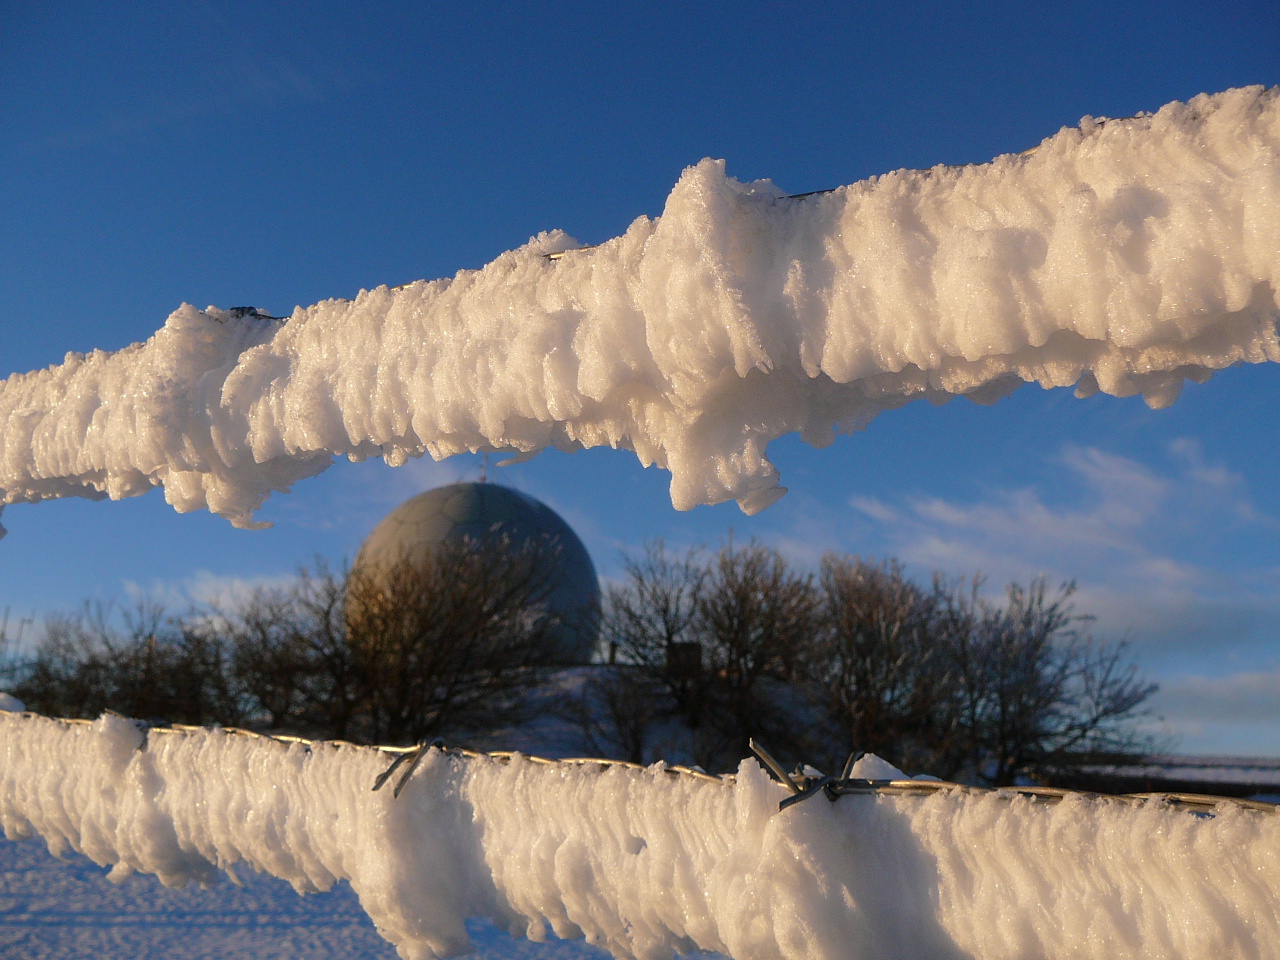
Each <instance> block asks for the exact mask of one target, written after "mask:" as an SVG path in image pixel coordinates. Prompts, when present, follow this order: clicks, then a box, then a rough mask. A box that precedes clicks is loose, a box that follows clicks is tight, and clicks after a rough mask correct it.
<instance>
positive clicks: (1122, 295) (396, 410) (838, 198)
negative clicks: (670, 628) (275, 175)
mask: <svg viewBox="0 0 1280 960" xmlns="http://www.w3.org/2000/svg"><path fill="white" fill-rule="evenodd" d="M577 246H578V245H577V244H576V243H575V241H574V240H573V239H572V238H570V237H569V236H567V235H566V234H564V233H561V232H558V231H557V232H552V233H545V234H542V235H540V236H538V237H536V238H534V239H533V240H531V241H530V242H529V243H528V244H527V245H526V246H523V247H521V248H519V249H517V250H513V251H511V252H509V253H504V254H502V255H501V256H500V257H498V258H497V259H496V260H494V261H493V262H492V263H490V264H489V265H488V266H486V267H484V268H483V269H481V270H476V271H463V272H461V273H459V274H458V275H457V276H455V277H453V278H452V279H443V280H434V281H431V282H426V281H420V282H417V283H412V284H409V285H407V286H405V287H402V288H397V289H388V288H386V287H379V288H378V289H376V290H371V291H363V292H361V293H360V295H359V296H358V297H357V298H356V299H355V300H328V301H325V302H323V303H318V304H316V305H314V306H312V307H307V308H305V309H304V308H298V309H297V310H295V311H294V314H293V316H292V317H291V318H290V319H289V320H288V321H287V322H285V323H282V324H279V323H276V322H274V321H271V320H266V319H262V318H260V317H257V316H253V315H248V316H245V315H241V314H243V313H244V311H239V312H230V313H229V312H226V311H223V310H218V309H216V308H213V307H210V308H208V309H206V310H197V309H196V308H194V307H192V306H189V305H184V306H182V307H180V308H179V309H178V310H177V311H175V312H174V313H173V314H172V315H171V316H170V317H169V319H168V321H167V322H166V323H165V325H164V327H163V329H161V330H160V331H159V332H158V333H156V334H155V336H153V337H152V338H151V339H150V340H148V341H147V342H146V343H145V344H139V345H135V346H132V347H130V348H128V349H126V350H122V351H120V352H118V353H114V354H108V353H102V352H97V353H93V354H90V355H88V356H81V355H74V354H73V355H68V357H67V359H66V362H65V363H63V364H61V365H60V366H55V367H50V368H49V369H47V370H42V371H38V372H33V373H28V374H23V375H15V376H12V377H10V378H9V379H8V380H7V381H5V382H3V383H0V504H4V503H16V502H30V501H37V500H43V499H47V498H51V497H63V496H89V497H99V496H109V497H113V498H118V497H125V496H132V495H134V494H138V493H142V492H144V491H146V490H148V489H150V488H151V487H152V486H156V485H160V486H163V487H164V489H165V496H166V497H167V499H168V501H169V502H170V503H171V504H173V506H174V507H175V508H177V509H178V510H182V511H186V510H194V509H198V508H201V507H207V508H208V509H210V510H212V511H214V512H216V513H219V514H222V515H223V516H226V517H228V518H229V519H230V520H231V522H232V523H235V524H237V525H240V526H249V525H252V523H253V512H254V510H255V509H257V508H258V507H259V506H261V504H262V502H263V501H264V500H265V498H266V497H267V496H268V495H269V494H270V493H271V492H272V491H275V490H285V489H287V488H288V487H289V485H290V484H291V483H293V482H294V481H296V480H298V479H300V478H303V477H306V476H309V475H311V474H314V473H316V472H318V471H320V470H323V469H324V468H325V467H326V466H327V465H328V464H329V463H330V458H331V457H332V456H334V455H339V456H347V457H350V458H352V459H361V458H365V457H370V456H383V457H385V458H386V459H387V460H388V462H390V463H393V464H398V463H401V462H403V461H404V460H405V459H406V458H407V457H413V456H420V455H422V454H424V453H429V454H431V455H432V456H434V457H436V458H441V457H446V456H449V455H450V454H454V453H458V452H461V451H465V450H471V451H477V450H504V451H514V452H516V453H518V454H521V455H527V454H532V453H535V452H537V451H539V450H541V449H543V448H546V447H549V446H554V447H558V448H561V449H566V450H573V449H579V448H582V447H591V446H600V445H604V444H607V445H610V446H614V447H623V448H626V449H630V450H633V451H634V452H635V453H636V455H637V456H638V457H639V458H640V460H641V461H642V462H644V463H645V464H646V465H647V464H651V463H656V464H658V465H659V466H662V467H664V468H666V469H668V470H669V471H670V472H671V500H672V503H673V504H674V505H675V506H676V507H677V508H679V509H688V508H690V507H692V506H694V505H696V504H699V503H715V502H720V501H723V500H726V499H736V500H737V501H738V503H739V504H740V505H741V506H742V508H743V509H744V510H746V511H747V512H755V511H756V510H759V509H762V508H763V507H765V506H767V505H768V504H769V503H771V502H772V501H773V500H775V499H776V498H777V497H778V496H780V495H781V493H782V488H781V487H779V486H778V476H777V471H776V470H775V468H774V467H773V465H772V464H771V463H770V462H769V460H768V459H767V458H766V456H765V449H766V447H767V445H768V443H769V442H770V441H771V440H773V439H774V438H775V437H778V436H780V435H782V434H784V433H788V432H792V431H798V432H799V433H800V434H801V435H802V436H803V437H804V438H805V439H806V440H807V441H808V442H810V443H814V444H819V445H820V444H825V443H827V442H829V441H830V439H831V437H832V434H833V431H845V430H853V429H858V428H860V427H862V426H865V425H866V423H867V422H868V421H870V420H871V419H872V418H873V417H875V416H876V415H877V414H879V413H881V412H882V411H885V410H888V409H891V408H894V407H897V406H900V405H902V404H904V403H906V402H908V401H910V400H913V399H917V398H924V399H928V400H931V401H934V402H941V401H944V400H947V399H950V398H951V397H954V396H967V397H970V398H971V399H974V400H977V401H979V402H990V401H992V400H995V399H997V398H998V397H1000V396H1002V395H1004V394H1006V393H1008V392H1009V391H1010V390H1012V389H1014V388H1015V387H1016V386H1018V385H1020V384H1022V383H1024V382H1028V383H1031V382H1034V383H1039V384H1041V385H1042V386H1045V387H1058V386H1067V385H1075V386H1076V389H1077V392H1078V393H1079V394H1081V395H1085V394H1089V393H1092V392H1095V391H1099V390H1101V391H1104V392H1106V393H1110V394H1115V395H1119V396H1124V395H1131V394H1135V393H1141V394H1143V396H1145V397H1146V399H1147V401H1148V402H1149V403H1151V404H1153V405H1155V406H1160V405H1163V404H1167V403H1169V402H1171V401H1172V400H1173V399H1174V397H1175V396H1176V394H1177V392H1178V389H1179V387H1180V385H1181V384H1182V382H1183V381H1184V380H1186V379H1191V380H1203V379H1205V378H1207V377H1208V376H1210V375H1211V374H1212V373H1213V372H1214V371H1216V370H1220V369H1222V368H1224V367H1227V366H1230V365H1232V364H1234V363H1238V362H1242V361H1243V362H1251V363H1257V362H1262V361H1267V360H1271V361H1275V360H1280V344H1278V343H1277V331H1276V325H1277V318H1278V316H1280V311H1278V309H1277V303H1276V291H1277V290H1278V289H1280V90H1277V89H1270V90H1266V89H1263V88H1261V87H1252V88H1246V89H1239V90H1231V91H1228V92H1226V93H1221V94H1215V95H1201V96H1198V97H1196V98H1194V99H1192V100H1191V101H1190V102H1188V103H1172V104H1169V105H1168V106H1166V107H1164V108H1163V109H1161V110H1160V111H1159V112H1158V113H1156V114H1154V115H1144V116H1139V117H1135V118H1132V119H1128V120H1122V121H1106V122H1104V121H1101V120H1095V119H1093V118H1088V117H1086V118H1085V119H1084V120H1083V121H1082V122H1081V125H1080V127H1079V128H1077V129H1064V130H1062V131H1061V132H1060V133H1058V134H1057V135H1055V136H1053V137H1050V138H1049V139H1047V140H1045V141H1044V142H1043V143H1042V144H1040V146H1039V147H1038V148H1036V149H1035V150H1033V151H1029V152H1027V153H1025V154H1021V155H1016V156H1003V157H999V158H997V159H996V160H993V161H992V162H990V163H987V164H984V165H981V166H966V167H943V166H939V167H935V168H933V169H931V170H924V171H911V170H899V171H895V172H893V173H889V174H885V175H883V176H880V177H873V178H871V179H870V180H865V181H862V182H859V183H855V184H853V185H851V186H847V187H842V188H840V189H838V190H835V191H832V192H830V193H827V194H825V195H821V196H810V197H806V198H787V197H784V196H783V194H782V191H780V190H778V189H777V188H776V187H774V186H773V184H771V183H770V182H769V181H757V182H755V183H751V184H742V183H739V182H737V181H736V180H733V179H731V178H729V177H727V176H726V175H725V168H724V164H723V163H722V162H719V161H714V160H704V161H702V162H701V163H699V164H698V165H696V166H694V167H690V168H689V169H688V170H686V171H685V172H684V174H683V176H682V177H681V178H680V181H679V182H678V183H677V184H676V186H675V188H674V189H673V190H672V192H671V195H670V197H669V198H668V200H667V203H666V207H665V209H664V211H663V214H662V216H661V218H659V219H649V218H647V217H641V218H640V219H638V220H636V221H635V222H634V223H633V224H632V225H631V227H630V228H629V229H628V230H627V231H626V233H624V234H623V235H622V236H620V237H617V238H615V239H613V240H610V241H609V242H607V243H604V244H602V245H600V246H598V247H594V248H591V249H587V250H581V251H579V252H575V253H567V254H566V255H565V256H563V257H560V258H558V259H552V258H549V257H548V256H546V255H547V254H551V253H558V252H561V251H569V250H572V249H573V248H575V247H577Z"/></svg>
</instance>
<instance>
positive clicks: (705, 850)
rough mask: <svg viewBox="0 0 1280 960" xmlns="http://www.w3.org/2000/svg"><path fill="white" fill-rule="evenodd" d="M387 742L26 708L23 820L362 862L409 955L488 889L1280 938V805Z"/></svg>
mask: <svg viewBox="0 0 1280 960" xmlns="http://www.w3.org/2000/svg"><path fill="white" fill-rule="evenodd" d="M387 763H388V758H387V757H386V755H385V754H380V753H379V752H378V751H376V750H375V749H371V748H362V747H355V746H352V745H349V744H331V743H312V744H309V745H304V744H301V743H293V744H284V743H280V742H277V741H273V740H269V739H266V738H261V737H250V736H243V735H237V734H233V733H229V732H225V731H220V730H182V731H166V732H163V734H161V733H157V732H153V733H152V734H151V735H150V736H149V737H145V738H144V735H143V733H142V732H141V731H140V729H139V728H138V727H137V726H136V725H135V724H134V723H133V722H132V721H128V720H126V719H124V718H121V717H115V716H104V717H103V718H101V719H100V720H98V721H97V722H95V723H93V724H86V723H80V724H71V723H67V722H64V721H57V720H50V719H46V718H43V717H37V716H33V715H30V714H25V715H24V714H13V713H0V823H2V824H3V826H4V830H5V834H6V836H7V837H9V838H10V839H16V838H19V837H25V836H30V835H32V834H39V835H41V836H43V837H44V838H45V840H46V841H47V842H48V844H49V846H50V849H51V850H52V851H53V852H54V853H58V852H61V851H63V850H66V849H67V848H68V847H70V848H74V849H76V850H78V851H80V852H82V853H84V854H86V855H87V856H89V857H90V858H91V859H93V860H94V861H95V862H97V863H99V864H103V865H106V864H115V865H116V868H115V870H114V871H113V876H114V877H116V878H120V877H123V876H125V875H127V874H128V873H129V872H131V871H134V870H140V871H146V872H151V873H155V874H157V875H158V876H159V877H160V878H161V879H162V880H163V881H164V882H165V883H166V884H171V885H178V884H182V883H184V882H187V881H191V880H194V881H198V882H201V883H208V882H212V881H214V880H216V879H217V878H218V876H219V868H222V869H227V870H231V869H233V868H234V867H236V865H238V864H248V865H249V866H250V867H252V868H253V869H255V870H259V871H263V872H266V873H270V874H273V875H275V876H277V877H281V878H283V879H285V880H287V881H289V882H290V883H292V884H293V885H294V887H295V888H296V889H298V890H299V891H300V892H309V891H319V890H326V889H328V888H329V887H330V886H331V885H332V884H333V883H335V882H336V881H337V880H338V879H341V878H347V879H349V880H350V882H351V886H352V888H353V889H354V890H355V891H356V893H357V894H358V895H359V897H360V902H361V904H362V905H363V906H364V908H365V909H366V910H367V911H368V912H369V914H370V916H371V917H372V918H373V920H374V922H375V923H376V924H377V926H378V929H379V931H380V932H381V933H382V934H383V935H384V936H385V937H387V939H389V940H390V941H392V942H393V943H395V944H396V946H397V948H398V949H399V951H400V953H401V955H402V956H404V957H406V958H419V957H433V956H443V955H449V954H452V953H456V952H459V951H463V950H465V949H466V948H467V945H468V939H467V934H466V930H465V928H464V926H463V920H464V919H465V918H467V917H488V918H491V919H493V920H494V921H496V922H497V923H499V924H500V925H501V926H502V927H503V928H505V929H508V930H510V931H511V932H512V933H513V934H514V935H517V936H529V937H533V938H542V937H544V936H546V935H547V933H548V930H550V931H551V932H554V933H555V934H556V935H558V936H561V937H566V938H570V937H585V938H586V939H587V940H589V941H590V942H592V943H595V944H598V945H600V946H603V947H606V948H607V949H609V950H610V951H611V952H613V954H614V955H615V956H618V957H638V958H659V957H670V956H671V952H672V951H673V950H675V951H687V950H690V949H693V948H697V947H700V948H703V949H709V950H717V951H721V952H724V953H727V954H729V955H731V956H733V957H737V958H740V960H746V958H751V960H771V958H804V960H812V958H851V957H852V958H883V960H889V958H911V960H917V958H919V957H930V958H935V960H938V958H941V960H947V958H956V960H959V958H964V957H981V958H983V960H1001V958H1010V960H1013V958H1024V957H1039V958H1046V960H1049V958H1059V957H1072V958H1099V960H1102V958H1105V960H1123V958H1129V957H1133V958H1138V957H1142V958H1146V957H1152V956H1163V957H1180V958H1185V960H1195V958H1205V960H1211V958H1212V960H1217V958H1219V957H1224V956H1230V957H1240V958H1274V957H1280V815H1277V814H1275V813H1271V812H1268V813H1259V812H1256V811H1253V810H1249V809H1244V808H1240V807H1238V806H1234V805H1232V804H1229V803H1224V804H1223V805H1222V806H1220V807H1219V808H1218V809H1216V810H1215V811H1214V813H1213V815H1212V816H1209V817H1197V816H1193V815H1191V814H1189V813H1186V812H1181V811H1177V810H1173V809H1171V808H1170V807H1169V806H1168V805H1166V804H1162V803H1160V802H1155V801H1152V802H1148V803H1144V804H1138V805H1134V804H1126V803H1121V802H1119V801H1115V800H1106V799H1100V798H1092V799H1091V798H1086V797H1083V796H1078V797H1072V798H1068V799H1067V800H1065V801H1063V802H1062V803H1060V804H1057V805H1052V806H1051V805H1046V804H1038V803H1034V802H1032V801H1031V800H1028V799H1012V800H1011V799H1010V798H1009V797H1007V796H1001V795H998V794H995V793H985V794H975V793H962V792H958V791H942V792H938V793H935V794H933V795H932V796H930V797H928V798H919V797H906V796H879V797H872V796H862V797H852V796H850V797H843V798H841V799H840V800H839V801H838V802H836V803H829V802H827V801H826V800H825V799H823V798H822V797H821V796H819V797H817V798H815V799H812V800H806V801H804V802H802V803H799V804H797V805H795V806H792V807H789V808H788V809H787V810H785V811H783V812H781V813H779V812H778V802H779V800H780V799H782V798H783V797H785V796H787V793H786V791H785V790H784V789H783V788H782V787H781V786H780V785H778V784H776V783H774V782H773V781H772V780H770V779H769V778H768V777H767V776H766V775H765V773H764V772H763V771H762V770H761V769H760V768H759V767H758V766H757V765H756V764H755V762H754V761H746V762H744V763H743V764H742V766H741V768H740V769H739V772H738V775H737V777H736V778H733V779H731V780H729V779H726V780H714V779H712V778H699V777H692V776H674V775H672V774H670V773H668V772H666V771H665V770H664V769H663V768H662V767H661V765H659V766H656V767H653V768H650V769H647V770H640V769H634V768H628V767H623V766H612V767H601V766H598V765H580V764H572V763H546V762H541V763H535V762H532V761H530V760H527V759H522V758H520V757H519V756H516V757H514V758H512V759H511V760H510V761H509V762H507V763H500V762H498V761H497V760H495V759H491V758H487V757H483V756H470V757H463V756H459V755H456V754H451V753H443V752H441V751H438V750H432V751H431V752H430V753H429V754H427V756H426V759H425V760H423V762H422V763H421V765H420V766H419V767H418V768H417V769H416V770H415V771H414V772H413V774H412V777H411V778H410V779H409V780H408V782H407V784H406V786H405V789H404V790H403V792H402V793H401V794H400V796H399V797H398V798H397V797H394V796H393V795H392V792H391V790H381V791H378V792H376V793H375V792H373V791H372V790H371V789H370V788H371V785H372V784H373V782H374V781H375V779H376V778H377V777H378V775H379V774H380V773H382V772H383V771H384V770H385V768H386V767H387ZM858 775H861V776H865V775H866V774H863V773H860V774H858Z"/></svg>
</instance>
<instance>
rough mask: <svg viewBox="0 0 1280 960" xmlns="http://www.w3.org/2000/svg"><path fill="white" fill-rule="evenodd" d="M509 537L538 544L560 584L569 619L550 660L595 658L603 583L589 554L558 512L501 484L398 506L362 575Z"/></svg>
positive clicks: (444, 491) (555, 604)
mask: <svg viewBox="0 0 1280 960" xmlns="http://www.w3.org/2000/svg"><path fill="white" fill-rule="evenodd" d="M495 535H497V536H505V537H507V538H509V540H510V542H511V544H512V546H513V547H515V548H520V547H521V546H523V545H526V544H530V543H535V544H539V545H546V546H549V547H551V549H550V550H547V551H545V555H546V556H547V558H548V561H549V562H551V563H554V564H555V565H556V567H557V569H556V570H555V572H554V575H555V580H556V584H555V586H554V588H553V589H552V591H551V593H550V596H549V598H548V600H549V604H550V606H551V609H552V611H553V612H555V613H556V614H557V615H559V617H560V618H561V620H562V626H561V627H559V628H558V629H557V630H556V632H555V633H554V639H553V640H552V643H553V644H554V647H555V649H554V650H551V651H548V652H549V654H550V660H551V661H552V662H555V663H560V664H564V665H572V664H583V663H587V662H589V661H590V659H591V657H592V655H593V654H594V653H595V648H596V641H597V638H598V623H599V612H600V584H599V580H598V579H597V578H596V568H595V565H594V564H593V563H592V562H591V556H590V555H589V554H588V553H587V548H586V547H584V546H583V545H582V541H581V540H580V539H578V535H577V534H576V533H574V532H573V529H572V528H571V527H570V526H569V525H568V524H567V523H565V522H564V520H563V519H562V518H561V517H560V515H559V514H558V513H556V512H555V511H554V510H552V509H551V508H550V507H548V506H547V505H546V504H545V503H542V502H541V501H539V500H535V499H534V498H533V497H531V496H529V495H528V494H524V493H521V492H520V491H518V490H512V489H511V488H510V487H504V486H501V485H499V484H496V483H454V484H450V485H449V486H447V487H438V488H437V489H435V490H428V491H427V492H426V493H422V494H419V495H418V496H416V497H413V498H412V499H410V500H407V501H405V502H404V503H402V504H401V505H400V506H398V507H396V508H395V509H394V510H392V511H391V513H389V514H387V516H386V517H385V518H384V519H383V520H382V522H381V523H379V524H378V525H377V526H376V527H375V528H374V530H373V532H372V533H371V534H369V538H368V539H367V540H365V542H364V545H363V546H362V547H361V548H360V552H359V553H358V554H357V555H356V561H355V566H354V568H353V572H355V571H365V572H367V571H369V570H370V569H371V568H373V567H376V566H379V565H382V566H389V565H392V564H395V563H398V562H400V561H402V560H406V559H408V560H413V561H418V560H423V559H426V558H427V557H429V556H430V555H431V553H432V551H434V550H436V549H437V548H438V547H439V545H440V544H442V543H445V542H450V541H460V540H462V539H464V538H467V537H470V538H472V539H473V540H476V541H483V540H485V539H486V538H490V537H493V536H495Z"/></svg>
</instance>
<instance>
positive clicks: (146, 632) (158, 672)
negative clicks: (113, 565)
mask: <svg viewBox="0 0 1280 960" xmlns="http://www.w3.org/2000/svg"><path fill="white" fill-rule="evenodd" d="M224 658H225V651H224V648H223V644H222V642H221V640H220V639H219V638H218V637H216V636H210V635H208V634H205V633H203V632H201V631H199V630H194V629H189V625H188V624H187V623H186V622H184V621H181V620H176V619H171V618H168V617H167V616H166V615H165V612H164V609H163V608H162V607H160V606H159V605H156V604H152V603H149V602H147V601H140V602H139V603H138V604H136V605H135V606H134V607H132V608H129V609H125V610H124V611H122V612H120V613H119V614H118V615H116V614H115V613H114V610H113V608H112V607H111V606H110V605H108V604H86V605H85V607H84V609H83V610H82V611H80V613H78V614H75V615H71V616H66V615H53V616H51V617H49V618H48V619H47V620H46V623H45V630H44V637H43V638H42V640H41V641H40V643H39V644H38V645H37V647H36V651H35V656H34V657H33V658H32V659H31V661H30V662H29V663H27V664H26V665H25V666H24V668H23V670H22V680H21V682H20V683H19V684H17V687H16V692H17V693H18V696H19V697H20V698H21V699H23V700H24V701H26V702H27V703H28V704H29V705H30V706H32V708H33V709H36V710H40V711H43V712H46V713H52V714H56V715H60V716H68V717H94V716H97V715H98V714H99V713H101V712H102V711H103V710H106V709H113V710H118V711H120V712H121V713H127V714H129V715H130V716H135V717H140V718H144V719H164V720H171V721H176V722H185V723H206V722H209V721H210V720H224V719H225V720H234V719H236V717H235V716H234V714H233V713H232V714H231V715H228V713H227V712H226V705H227V702H228V699H229V698H228V690H227V687H226V682H225V680H226V674H225V670H224V666H225V664H224Z"/></svg>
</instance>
